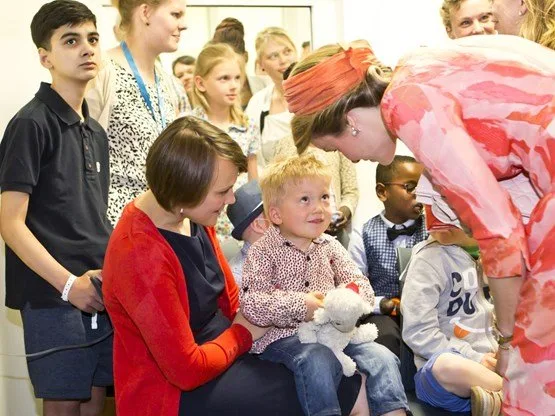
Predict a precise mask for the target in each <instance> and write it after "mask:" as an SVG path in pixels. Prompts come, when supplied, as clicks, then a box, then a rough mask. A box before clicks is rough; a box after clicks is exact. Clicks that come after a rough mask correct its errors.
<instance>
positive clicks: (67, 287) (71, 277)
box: [62, 274, 77, 302]
mask: <svg viewBox="0 0 555 416" xmlns="http://www.w3.org/2000/svg"><path fill="white" fill-rule="evenodd" d="M75 280H77V276H74V275H72V274H70V275H69V277H68V279H67V282H66V285H65V286H64V290H62V300H64V301H66V302H69V299H68V296H69V291H70V290H71V286H73V283H75Z"/></svg>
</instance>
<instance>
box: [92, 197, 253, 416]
mask: <svg viewBox="0 0 555 416" xmlns="http://www.w3.org/2000/svg"><path fill="white" fill-rule="evenodd" d="M206 231H207V233H208V236H209V237H210V240H211V241H212V245H213V247H214V250H215V252H216V256H217V258H218V262H219V263H220V267H221V268H222V270H223V273H224V276H225V289H224V292H223V293H222V295H221V296H220V298H219V299H218V305H219V307H220V308H221V310H222V312H223V314H224V315H225V316H227V317H228V318H229V319H233V317H234V316H235V313H236V311H237V309H238V307H239V303H238V289H237V285H236V284H235V280H234V278H233V275H232V273H231V270H230V268H229V266H228V264H227V261H226V260H225V258H224V256H223V253H222V252H221V249H220V246H219V245H218V243H217V240H216V234H215V231H214V229H213V228H212V227H209V228H206ZM102 275H103V292H104V303H105V306H106V309H107V311H108V313H109V315H110V318H111V320H112V323H113V326H114V381H115V390H116V409H117V413H118V415H119V416H127V415H129V416H135V415H144V416H148V415H156V416H159V415H163V416H166V415H172V416H173V415H177V412H178V406H179V399H180V394H181V391H187V390H193V389H195V388H196V387H198V386H201V385H202V384H204V383H206V382H208V381H210V380H212V379H214V378H215V377H216V376H218V375H220V374H221V373H223V372H224V371H225V370H226V369H227V368H228V367H229V366H230V365H231V364H232V363H233V362H234V361H235V359H236V358H237V357H238V356H239V355H241V354H243V353H245V352H247V351H248V350H249V349H250V348H251V345H252V337H251V335H250V332H249V331H248V330H247V329H246V328H245V327H243V326H241V325H232V326H231V327H230V328H229V329H227V330H226V331H224V332H223V333H222V334H221V335H220V336H219V337H217V338H216V339H214V340H213V341H210V342H207V343H205V344H203V345H197V344H196V343H195V340H194V338H193V333H192V331H191V327H190V326H189V301H188V297H187V287H186V285H185V276H184V274H183V269H182V267H181V264H180V262H179V259H178V258H177V256H176V255H175V253H174V251H173V250H172V248H171V247H170V245H169V244H168V243H167V241H166V240H165V239H164V238H163V237H162V235H161V234H160V233H159V232H158V230H157V229H156V226H155V225H154V224H153V223H152V221H151V220H150V218H149V217H148V216H147V215H146V214H145V213H144V212H142V211H141V210H140V209H138V208H137V207H136V206H135V205H134V203H133V202H132V203H130V204H129V205H127V207H126V208H125V210H124V212H123V215H122V217H121V219H120V220H119V222H118V224H117V226H116V228H115V230H114V232H113V234H112V236H111V238H110V242H109V244H108V249H107V252H106V257H105V260H104V268H103V270H102Z"/></svg>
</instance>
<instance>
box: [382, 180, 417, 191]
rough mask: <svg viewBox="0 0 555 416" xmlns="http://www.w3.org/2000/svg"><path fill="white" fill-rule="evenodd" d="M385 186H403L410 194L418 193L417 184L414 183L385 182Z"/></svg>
mask: <svg viewBox="0 0 555 416" xmlns="http://www.w3.org/2000/svg"><path fill="white" fill-rule="evenodd" d="M384 185H397V186H402V187H403V188H404V189H405V191H407V192H408V193H409V194H413V193H414V192H415V191H416V185H417V184H416V183H414V182H407V183H401V182H384Z"/></svg>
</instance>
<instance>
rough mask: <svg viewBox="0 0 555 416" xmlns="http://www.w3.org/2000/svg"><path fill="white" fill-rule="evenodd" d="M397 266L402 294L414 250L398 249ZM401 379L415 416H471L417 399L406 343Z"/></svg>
mask: <svg viewBox="0 0 555 416" xmlns="http://www.w3.org/2000/svg"><path fill="white" fill-rule="evenodd" d="M396 251H397V266H398V267H399V274H400V276H401V279H402V280H401V293H402V291H403V283H404V276H403V272H404V271H405V269H406V268H407V266H408V264H409V262H410V256H411V254H412V250H411V249H410V248H405V247H397V249H396ZM400 318H401V331H402V330H403V316H402V315H400ZM400 360H401V368H400V371H401V379H402V380H403V385H404V386H405V392H406V394H407V399H408V401H409V407H410V411H411V413H412V414H413V416H469V415H470V413H469V412H462V413H460V412H448V411H447V410H443V409H439V408H437V407H433V406H430V405H428V404H426V403H424V402H422V401H420V400H419V399H418V398H417V397H416V392H415V391H414V375H415V374H416V365H414V354H413V352H412V350H411V349H410V348H409V346H408V345H407V344H405V342H404V341H401V357H400Z"/></svg>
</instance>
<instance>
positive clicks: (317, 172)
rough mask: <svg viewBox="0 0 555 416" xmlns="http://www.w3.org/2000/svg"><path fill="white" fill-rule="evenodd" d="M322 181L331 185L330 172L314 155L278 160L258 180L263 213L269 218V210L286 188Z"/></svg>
mask: <svg viewBox="0 0 555 416" xmlns="http://www.w3.org/2000/svg"><path fill="white" fill-rule="evenodd" d="M314 178H318V179H323V180H325V181H327V182H329V183H330V184H331V172H330V169H329V167H328V166H327V165H325V164H324V163H323V162H321V161H320V160H318V159H317V158H316V157H315V156H314V155H309V154H305V155H301V156H291V157H288V158H284V159H279V160H277V161H275V162H273V163H271V164H270V165H268V167H267V168H266V169H265V170H264V174H263V175H262V177H261V178H260V189H261V190H262V201H263V204H264V212H265V213H266V216H268V217H269V209H270V207H272V206H274V207H275V206H276V205H278V204H279V203H280V202H281V199H282V197H283V196H284V195H285V194H286V192H287V188H288V187H290V186H291V185H296V184H298V183H300V182H302V181H303V180H305V179H314Z"/></svg>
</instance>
